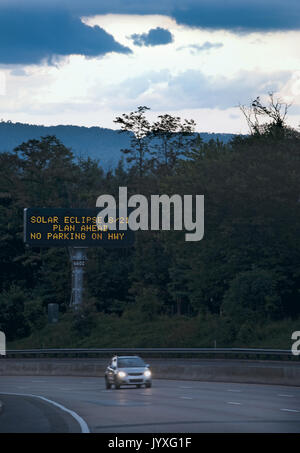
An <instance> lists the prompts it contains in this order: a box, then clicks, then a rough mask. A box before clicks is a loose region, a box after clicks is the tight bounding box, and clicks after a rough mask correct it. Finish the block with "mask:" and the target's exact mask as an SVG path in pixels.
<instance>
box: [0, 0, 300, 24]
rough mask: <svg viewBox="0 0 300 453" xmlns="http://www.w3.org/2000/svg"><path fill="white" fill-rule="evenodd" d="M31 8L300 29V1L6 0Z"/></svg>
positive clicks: (187, 21) (185, 21) (188, 22)
mask: <svg viewBox="0 0 300 453" xmlns="http://www.w3.org/2000/svg"><path fill="white" fill-rule="evenodd" d="M22 3H23V4H24V3H26V6H27V7H28V8H34V7H38V8H39V7H40V6H41V4H43V5H48V6H51V7H55V8H56V10H58V9H62V8H64V9H68V10H69V11H71V12H72V13H74V14H76V15H78V16H80V15H92V14H108V13H113V14H163V15H167V16H172V17H174V18H175V19H176V20H177V22H178V23H180V24H185V25H189V26H195V27H205V28H212V29H220V28H221V29H222V28H224V29H228V30H237V31H238V30H241V31H242V30H244V31H251V30H261V31H269V30H292V29H299V28H300V2H299V0H285V1H283V0H163V1H162V0H143V1H141V0H43V1H41V0H26V2H25V1H24V2H23V1H22V0H2V1H1V4H3V5H10V7H12V6H13V5H21V4H22Z"/></svg>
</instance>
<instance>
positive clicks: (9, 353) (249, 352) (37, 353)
mask: <svg viewBox="0 0 300 453" xmlns="http://www.w3.org/2000/svg"><path fill="white" fill-rule="evenodd" d="M124 353H127V354H141V355H143V356H145V357H147V356H157V357H172V356H173V357H178V356H181V357H182V356H185V357H188V356H191V357H195V356H196V355H198V356H201V355H206V356H207V355H212V356H216V355H221V356H228V355H235V356H238V357H241V356H246V357H247V356H252V357H253V356H263V358H264V359H270V358H273V357H275V356H276V357H279V356H281V357H285V358H287V357H288V358H297V357H295V356H294V355H293V354H292V352H291V350H288V349H255V348H64V349H62V348H56V349H8V350H6V357H45V356H46V357H51V356H52V357H53V356H54V357H55V356H56V357H57V356H60V357H62V356H64V357H70V356H72V357H74V356H75V357H79V356H81V357H89V356H92V357H107V356H111V355H113V354H124Z"/></svg>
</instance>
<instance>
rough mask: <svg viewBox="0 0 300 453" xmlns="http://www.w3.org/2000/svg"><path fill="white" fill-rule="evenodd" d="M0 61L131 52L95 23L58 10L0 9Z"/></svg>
mask: <svg viewBox="0 0 300 453" xmlns="http://www.w3.org/2000/svg"><path fill="white" fill-rule="evenodd" d="M0 42H1V46H0V63H2V64H34V63H39V62H40V61H42V60H45V59H46V60H47V61H48V63H51V62H53V61H55V59H56V58H57V57H59V56H65V55H71V54H79V55H85V56H86V57H95V56H98V55H103V54H105V53H107V52H112V51H114V52H121V53H126V52H127V53H128V52H131V51H130V49H128V48H126V47H124V46H122V45H121V44H119V43H117V42H116V41H115V40H114V38H113V37H112V36H111V35H109V34H108V33H106V32H105V31H104V30H103V29H101V28H100V27H98V26H95V27H88V26H87V25H85V24H84V23H82V22H81V20H80V18H79V17H76V16H72V15H71V14H70V13H69V12H66V11H60V10H58V11H57V10H47V9H43V10H33V9H32V10H30V9H26V10H24V9H23V10H20V9H17V8H0Z"/></svg>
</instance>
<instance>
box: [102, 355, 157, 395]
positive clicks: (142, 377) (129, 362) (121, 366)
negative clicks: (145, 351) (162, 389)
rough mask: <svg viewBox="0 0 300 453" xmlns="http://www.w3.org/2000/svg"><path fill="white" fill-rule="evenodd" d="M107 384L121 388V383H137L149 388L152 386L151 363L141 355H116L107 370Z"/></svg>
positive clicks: (139, 385)
mask: <svg viewBox="0 0 300 453" xmlns="http://www.w3.org/2000/svg"><path fill="white" fill-rule="evenodd" d="M105 385H106V388H107V389H110V388H111V387H112V385H114V386H115V388H116V389H119V388H120V387H121V385H136V386H137V387H141V386H142V385H145V387H147V388H149V387H151V386H152V373H151V371H150V369H149V365H148V364H146V363H145V362H144V361H143V360H142V359H141V357H139V356H137V355H134V356H114V357H113V358H112V359H111V361H110V363H109V365H108V367H107V368H106V371H105Z"/></svg>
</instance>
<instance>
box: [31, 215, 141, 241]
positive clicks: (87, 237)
mask: <svg viewBox="0 0 300 453" xmlns="http://www.w3.org/2000/svg"><path fill="white" fill-rule="evenodd" d="M99 211H100V210H99V208H90V209H81V208H80V209H79V208H78V209H77V208H69V209H67V208H66V209H65V208H26V209H24V242H26V243H27V244H29V245H31V246H33V247H53V246H63V247H64V246H68V247H129V246H131V245H133V242H134V232H133V231H131V230H130V229H129V228H127V229H126V230H119V225H120V224H122V223H128V218H127V217H126V218H125V217H118V214H117V216H116V217H115V218H114V217H108V218H107V217H106V218H105V219H103V224H102V223H101V217H100V219H99V217H98V223H97V215H98V214H99ZM110 224H111V225H113V224H114V225H115V229H113V230H110V229H109V225H110Z"/></svg>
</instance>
